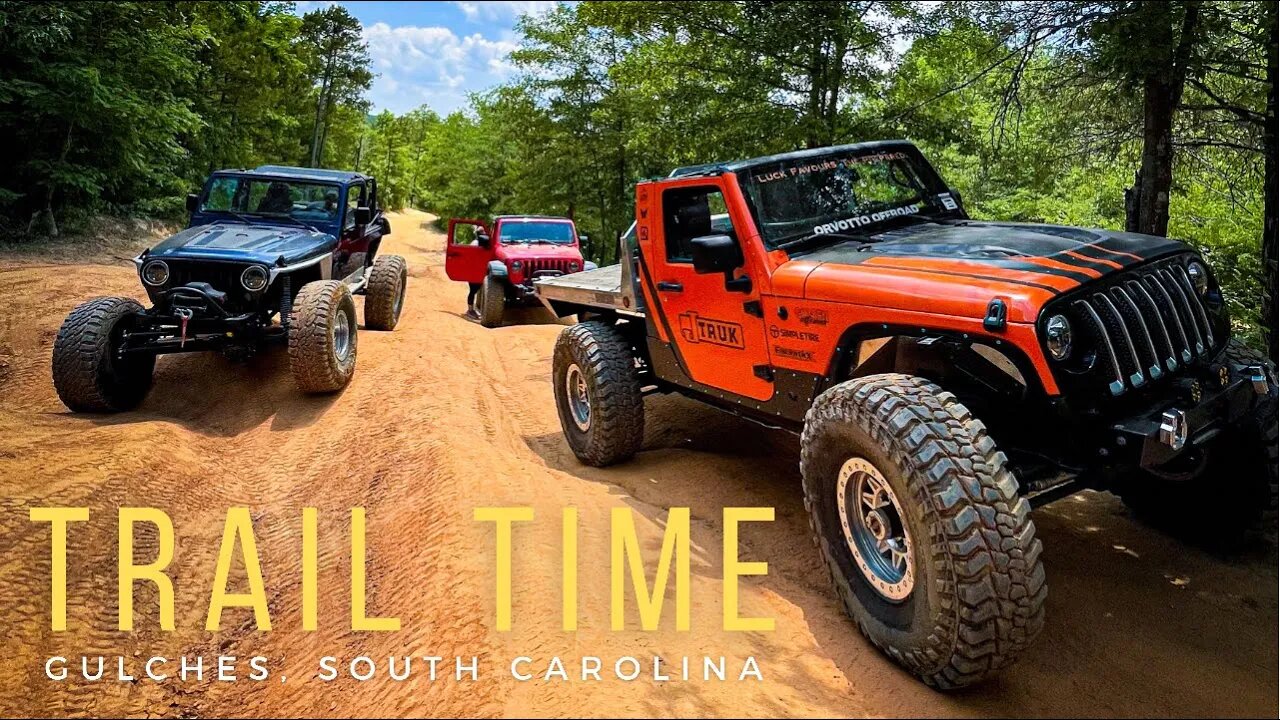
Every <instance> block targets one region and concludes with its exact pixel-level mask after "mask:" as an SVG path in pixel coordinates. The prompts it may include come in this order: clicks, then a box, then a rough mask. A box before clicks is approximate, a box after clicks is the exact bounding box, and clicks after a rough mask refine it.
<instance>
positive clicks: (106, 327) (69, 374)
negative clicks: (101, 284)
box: [53, 297, 156, 412]
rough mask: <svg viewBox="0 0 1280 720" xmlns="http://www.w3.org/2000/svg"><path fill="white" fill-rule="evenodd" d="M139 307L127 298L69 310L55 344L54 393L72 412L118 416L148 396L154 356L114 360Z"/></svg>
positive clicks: (104, 299)
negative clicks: (122, 331)
mask: <svg viewBox="0 0 1280 720" xmlns="http://www.w3.org/2000/svg"><path fill="white" fill-rule="evenodd" d="M141 311H142V306H141V305H139V304H138V303H137V302H136V301H134V300H131V299H129V298H121V297H100V298H94V299H92V300H89V301H86V302H84V303H82V304H81V305H79V306H78V307H76V309H74V310H72V311H71V313H70V314H68V315H67V318H66V319H65V320H64V321H63V322H62V326H61V327H60V328H59V329H58V335H57V338H56V339H55V340H54V342H53V387H54V389H55V390H56V391H57V393H58V397H59V399H61V400H62V403H63V404H64V405H66V406H67V407H68V408H70V409H71V410H72V411H75V412H121V411H124V410H131V409H133V408H135V407H137V406H138V405H139V404H140V403H141V402H142V400H143V398H145V397H146V396H147V393H148V392H149V391H150V390H151V381H152V377H153V374H154V371H155V364H156V359H155V356H154V355H140V356H132V357H127V358H118V357H116V355H115V349H116V348H115V343H116V342H117V341H118V340H119V335H118V330H120V329H123V327H124V326H125V325H126V324H127V323H128V321H129V320H128V319H129V316H130V315H132V314H133V313H136V312H141Z"/></svg>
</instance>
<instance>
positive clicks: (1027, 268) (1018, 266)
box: [968, 258, 1097, 283]
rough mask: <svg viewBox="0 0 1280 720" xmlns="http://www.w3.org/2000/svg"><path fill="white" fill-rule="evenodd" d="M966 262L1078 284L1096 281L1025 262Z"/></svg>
mask: <svg viewBox="0 0 1280 720" xmlns="http://www.w3.org/2000/svg"><path fill="white" fill-rule="evenodd" d="M968 261H969V262H978V263H981V264H983V265H994V266H995V267H998V268H1005V269H1007V270H1021V271H1023V272H1029V273H1039V274H1041V275H1056V276H1058V277H1064V278H1067V279H1069V280H1075V281H1076V282H1079V283H1087V282H1089V281H1091V280H1096V279H1097V278H1096V277H1094V276H1093V275H1090V274H1089V273H1086V272H1076V271H1075V270H1067V269H1066V268H1059V267H1051V266H1048V265H1040V264H1038V263H1033V262H1027V261H1025V260H1013V259H1009V260H1006V259H1001V258H990V259H983V260H968Z"/></svg>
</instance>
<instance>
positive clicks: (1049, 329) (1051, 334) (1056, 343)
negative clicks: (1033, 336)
mask: <svg viewBox="0 0 1280 720" xmlns="http://www.w3.org/2000/svg"><path fill="white" fill-rule="evenodd" d="M1044 341H1045V345H1046V346H1048V348H1049V355H1051V356H1052V357H1053V359H1054V360H1066V359H1067V357H1068V356H1069V355H1071V323H1069V322H1067V318H1066V317H1064V316H1062V315H1054V316H1053V317H1051V318H1049V322H1047V323H1045V324H1044Z"/></svg>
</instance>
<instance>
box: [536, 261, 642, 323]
mask: <svg viewBox="0 0 1280 720" xmlns="http://www.w3.org/2000/svg"><path fill="white" fill-rule="evenodd" d="M623 270H624V265H623V264H621V263H619V264H616V265H606V266H604V267H602V268H596V269H595V270H584V271H582V272H576V273H572V274H569V275H561V276H559V277H553V278H547V279H545V280H535V281H534V283H533V286H534V290H535V291H536V292H537V294H538V298H539V299H540V300H542V304H543V305H546V306H547V309H549V310H550V311H551V312H552V313H554V314H555V315H556V317H568V316H569V315H573V314H576V313H580V312H584V311H586V312H590V311H591V310H596V311H609V312H615V313H620V314H624V315H632V316H636V317H641V316H643V315H644V309H643V308H642V307H640V305H641V304H640V303H637V302H636V294H635V287H634V285H633V284H632V282H631V281H630V278H631V276H632V275H631V273H627V272H623Z"/></svg>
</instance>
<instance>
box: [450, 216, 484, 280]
mask: <svg viewBox="0 0 1280 720" xmlns="http://www.w3.org/2000/svg"><path fill="white" fill-rule="evenodd" d="M488 236H489V228H488V226H486V225H485V224H484V221H483V220H466V219H461V218H454V219H452V220H450V221H449V243H448V245H446V246H445V250H444V273H445V275H448V276H449V279H450V280H456V281H458V282H467V283H479V282H484V276H485V275H487V274H488V272H489V261H490V260H492V259H493V240H492V239H489V240H486V239H485V238H487V237H488ZM482 243H483V244H482Z"/></svg>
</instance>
